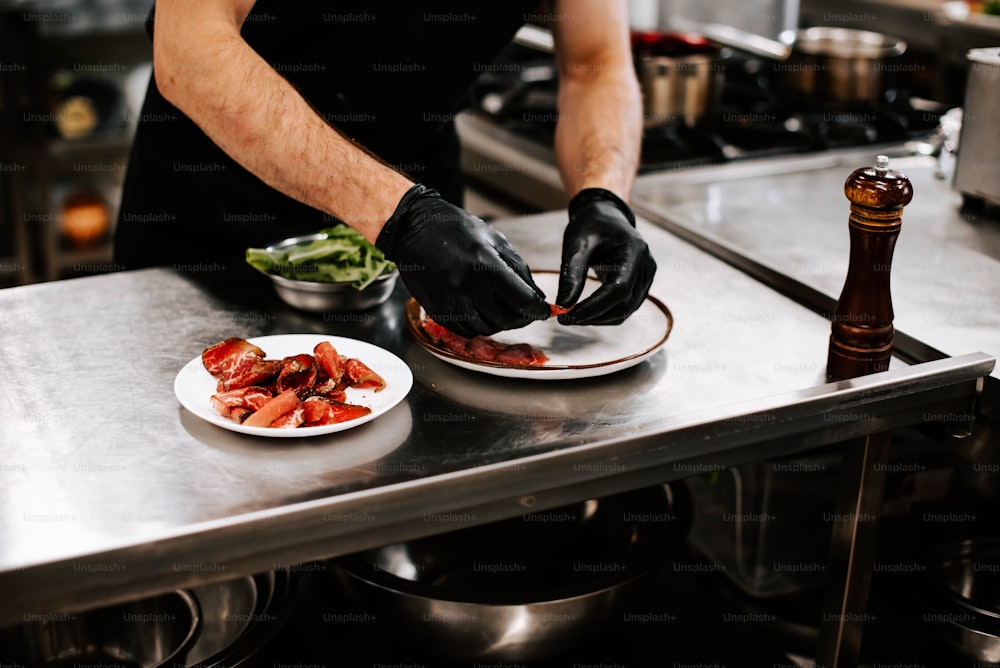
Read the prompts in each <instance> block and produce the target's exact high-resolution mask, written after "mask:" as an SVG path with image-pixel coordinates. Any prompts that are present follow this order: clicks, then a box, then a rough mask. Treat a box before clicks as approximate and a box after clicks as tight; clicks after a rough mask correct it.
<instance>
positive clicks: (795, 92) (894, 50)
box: [699, 24, 906, 111]
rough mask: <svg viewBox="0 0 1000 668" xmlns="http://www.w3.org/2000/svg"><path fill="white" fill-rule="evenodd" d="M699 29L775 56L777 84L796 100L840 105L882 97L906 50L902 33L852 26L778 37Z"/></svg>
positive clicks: (714, 26) (859, 104)
mask: <svg viewBox="0 0 1000 668" xmlns="http://www.w3.org/2000/svg"><path fill="white" fill-rule="evenodd" d="M699 30H700V31H701V32H703V34H705V35H706V36H707V37H708V38H710V39H712V40H713V41H715V42H718V43H719V44H725V45H727V46H731V47H733V48H737V49H740V50H742V51H747V52H749V53H752V54H754V55H757V56H760V57H762V58H765V59H768V60H771V61H773V68H774V71H775V74H776V75H777V76H776V77H775V79H776V83H777V86H778V88H779V89H781V92H782V93H783V94H784V95H786V96H790V97H792V98H795V100H794V101H795V102H796V103H798V104H804V105H806V106H816V107H822V108H829V109H836V110H838V111H843V110H849V109H852V108H857V107H863V106H877V105H878V104H879V103H880V102H882V98H883V96H884V95H885V92H886V89H887V87H888V86H887V84H888V82H889V80H891V79H892V78H893V77H892V75H894V74H896V73H897V72H898V71H899V70H900V69H901V68H900V65H899V60H900V56H902V55H903V54H904V53H905V52H906V42H904V41H903V40H901V39H899V38H896V37H892V36H890V35H885V34H882V33H879V32H872V31H869V30H854V29H851V28H836V27H828V26H816V27H813V28H805V29H803V30H789V31H786V32H784V33H782V35H781V37H780V39H779V40H772V39H768V38H766V37H761V36H760V35H754V34H751V33H747V32H745V31H742V30H738V29H735V28H732V27H729V26H723V25H718V24H705V25H702V26H700V27H699Z"/></svg>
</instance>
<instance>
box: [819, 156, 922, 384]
mask: <svg viewBox="0 0 1000 668" xmlns="http://www.w3.org/2000/svg"><path fill="white" fill-rule="evenodd" d="M844 194H845V195H847V199H849V200H850V202H851V214H850V218H849V221H848V224H849V228H850V235H851V257H850V264H849V265H848V268H847V279H846V280H845V281H844V289H843V290H842V291H841V293H840V299H839V300H838V302H837V308H836V310H835V311H834V314H833V324H832V326H831V333H830V350H829V355H828V357H827V365H826V375H827V378H828V379H829V380H841V379H844V378H853V377H855V376H863V375H866V374H869V373H876V372H879V371H885V370H886V369H888V368H889V358H890V357H891V356H892V336H893V327H892V319H893V312H892V295H891V293H890V285H889V276H890V271H891V268H892V251H893V248H894V247H895V245H896V237H898V236H899V230H900V227H901V224H902V216H903V207H904V206H906V205H907V204H909V203H910V200H911V199H913V187H912V186H911V184H910V180H909V179H908V178H906V175H905V174H901V173H899V172H894V171H892V170H891V169H889V158H888V157H887V156H884V155H880V156H878V157H877V158H876V160H875V166H874V167H863V168H861V169H857V170H855V171H854V173H852V174H851V175H850V176H849V177H848V178H847V182H846V183H845V184H844Z"/></svg>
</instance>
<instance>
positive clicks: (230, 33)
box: [153, 0, 413, 241]
mask: <svg viewBox="0 0 1000 668" xmlns="http://www.w3.org/2000/svg"><path fill="white" fill-rule="evenodd" d="M253 5H254V2H253V0H157V2H156V14H155V19H154V21H155V24H154V33H153V67H154V73H155V77H156V85H157V87H158V88H159V90H160V93H161V94H162V95H163V96H164V97H165V98H166V99H167V100H168V101H169V102H170V103H172V104H173V105H174V106H176V107H177V108H178V109H180V110H181V111H183V112H184V113H185V114H186V115H187V116H188V117H190V118H191V119H192V120H193V121H194V122H195V123H197V124H198V126H199V127H200V128H201V129H202V130H203V131H204V132H205V134H207V135H208V136H209V137H210V138H211V139H212V141H214V142H215V143H216V144H218V146H219V147H220V148H221V149H222V150H224V151H225V152H226V153H227V154H229V155H230V156H231V157H232V158H233V159H234V160H236V161H237V162H238V163H240V164H241V165H242V166H243V167H245V168H246V169H247V170H249V171H250V172H252V173H253V174H255V175H256V176H257V177H259V178H260V179H261V180H263V181H264V182H265V183H267V184H268V185H270V186H271V187H273V188H275V189H276V190H279V191H281V192H283V193H285V194H286V195H288V196H290V197H293V198H295V199H297V200H300V201H302V202H305V203H306V204H309V205H311V206H313V207H315V208H317V209H320V210H321V211H325V212H327V213H329V214H332V215H334V216H336V217H338V218H340V219H341V220H343V221H345V222H347V223H348V224H350V225H352V226H353V227H355V228H356V229H357V230H358V231H360V232H361V233H362V234H363V235H364V236H365V237H366V238H367V239H369V240H370V241H374V240H375V238H376V237H377V236H378V232H379V230H380V229H381V227H382V225H383V224H384V223H385V221H386V220H387V219H388V218H389V217H390V216H391V215H392V213H393V211H394V209H395V207H396V204H397V203H398V202H399V200H400V198H401V197H402V196H403V194H404V193H405V192H406V191H407V190H408V189H409V188H410V187H411V186H412V185H413V183H412V181H410V180H409V179H408V178H406V177H405V176H404V175H403V174H400V173H399V172H397V171H395V170H394V169H392V168H390V167H388V166H386V165H384V164H383V163H381V162H380V161H378V160H377V159H375V158H373V157H372V156H371V155H369V154H368V153H366V152H365V151H364V150H363V149H361V148H359V147H357V146H356V145H355V144H353V143H352V142H351V141H349V140H348V139H346V138H345V137H343V136H342V135H340V134H338V133H337V132H336V131H335V130H334V129H333V128H331V127H330V126H329V125H327V124H326V122H324V120H323V119H322V118H320V116H319V115H317V114H316V112H315V111H314V110H313V109H312V108H311V107H310V106H309V104H307V103H306V101H305V100H304V99H303V98H302V97H301V96H300V95H299V94H298V93H297V92H296V91H295V89H294V88H293V87H292V86H291V85H290V84H289V83H288V82H287V81H285V79H284V78H282V77H281V75H279V74H278V73H277V72H275V70H274V69H273V68H272V67H271V66H270V65H269V64H268V63H267V62H266V61H265V60H264V59H263V58H261V57H260V56H259V55H258V54H257V53H256V52H255V51H254V50H253V49H251V48H250V46H249V45H248V44H247V43H246V42H245V41H244V40H243V38H242V37H241V36H240V27H241V25H242V22H243V20H244V19H245V18H246V16H247V15H248V14H249V13H250V10H251V9H252V8H253Z"/></svg>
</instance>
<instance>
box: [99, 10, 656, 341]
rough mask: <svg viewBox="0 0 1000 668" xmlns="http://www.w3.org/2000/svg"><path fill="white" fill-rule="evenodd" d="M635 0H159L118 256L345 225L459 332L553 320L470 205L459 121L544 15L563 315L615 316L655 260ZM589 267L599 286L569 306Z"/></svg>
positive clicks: (584, 318) (624, 310) (189, 253)
mask: <svg viewBox="0 0 1000 668" xmlns="http://www.w3.org/2000/svg"><path fill="white" fill-rule="evenodd" d="M626 5H627V3H626V0H551V2H549V3H547V4H543V5H541V6H539V4H538V0H502V1H499V0H496V1H491V2H487V1H485V0H481V1H473V0H423V1H419V2H416V1H414V2H401V1H399V0H344V1H334V2H312V1H309V0H303V1H300V2H294V3H289V2H284V1H283V0H258V1H257V2H254V1H253V0H158V1H157V3H156V6H155V9H154V12H153V14H152V15H151V18H150V21H149V23H148V24H147V29H148V31H149V32H150V34H151V35H152V39H153V79H152V81H151V83H150V86H149V90H148V92H147V96H146V100H145V103H144V106H143V110H142V114H141V116H140V119H139V124H138V128H137V131H136V136H135V141H134V144H133V148H132V153H131V157H130V161H129V168H128V173H127V176H126V181H125V186H124V189H123V195H122V204H121V208H120V213H119V220H118V225H117V229H116V239H115V246H116V250H115V253H116V262H118V263H120V264H122V265H123V266H125V267H127V268H129V269H134V268H138V267H143V266H152V265H172V266H173V267H175V268H176V269H178V270H182V271H184V270H188V271H216V270H217V271H220V272H232V271H233V270H236V269H239V268H241V267H243V265H244V263H243V253H244V251H245V249H246V248H247V247H248V246H263V245H266V244H268V243H271V242H274V241H276V240H277V239H280V238H284V237H288V236H293V235H295V234H302V233H309V232H314V231H315V230H316V229H318V228H319V227H323V226H327V225H330V224H332V223H333V222H334V221H337V220H339V221H344V222H346V223H347V224H349V225H351V226H353V227H354V228H355V229H357V230H358V231H360V232H361V233H362V234H363V235H364V236H365V237H366V238H367V239H369V240H370V241H372V242H373V243H375V244H376V246H378V247H379V248H380V249H381V250H382V251H383V252H384V253H385V254H386V256H387V257H388V258H389V259H391V260H393V261H395V262H396V263H397V265H398V267H399V271H400V275H401V277H402V279H403V281H404V283H405V284H406V287H407V288H408V289H409V291H410V293H411V294H412V295H413V296H414V297H415V298H416V299H417V300H418V301H419V302H420V303H421V304H422V305H423V307H424V308H425V310H426V311H427V312H428V314H429V315H430V316H431V317H433V318H435V319H437V320H439V321H440V322H442V323H446V324H447V325H448V327H449V328H451V329H453V330H454V331H456V332H458V333H459V334H463V335H465V336H472V335H476V334H491V333H494V332H497V331H500V330H505V329H513V328H517V327H521V326H524V325H526V324H528V323H530V322H531V321H533V320H536V319H541V318H546V317H548V315H549V309H548V306H547V304H546V302H545V299H544V295H543V294H542V293H541V291H540V290H539V289H538V287H537V286H536V285H535V284H534V282H533V281H532V279H531V275H530V273H529V270H528V267H527V265H526V264H525V262H524V260H523V259H522V258H521V257H520V256H519V255H518V253H517V251H516V250H515V249H514V248H512V247H511V245H510V243H509V242H508V241H507V239H506V238H505V237H504V236H503V234H501V233H500V232H499V231H498V230H496V229H493V228H492V227H490V226H489V225H488V224H486V223H485V222H483V221H482V220H481V219H479V218H477V217H476V216H474V215H472V214H470V213H468V212H467V211H465V210H464V209H463V208H462V192H463V185H462V178H461V172H460V170H459V142H458V136H457V134H456V131H455V124H454V117H455V114H456V113H457V112H458V111H459V110H460V109H461V108H462V106H463V104H464V103H465V102H466V96H467V94H468V91H469V89H470V86H471V85H472V84H473V82H474V81H475V79H476V78H477V76H478V75H479V74H480V73H481V72H483V71H487V70H488V68H489V67H490V66H491V64H492V63H493V62H494V60H495V58H496V57H497V56H498V54H499V53H500V51H501V50H502V49H503V47H504V46H505V45H506V44H507V43H508V42H509V41H510V40H511V39H512V37H513V35H514V33H515V32H516V31H517V30H518V28H519V27H520V26H521V25H522V24H523V23H525V22H526V21H527V20H528V19H530V18H532V17H533V16H534V17H536V18H538V17H540V18H541V19H542V20H543V21H545V22H546V23H547V24H548V25H549V26H550V27H551V29H552V32H553V36H554V40H555V45H556V58H557V64H558V72H559V82H560V83H559V119H558V123H557V129H556V139H555V152H556V157H557V161H558V166H559V170H560V173H561V175H562V179H563V181H564V184H565V187H566V189H567V192H568V193H569V194H570V195H571V196H572V199H571V202H570V205H569V211H568V213H569V216H568V217H569V221H568V224H567V225H566V228H565V231H564V234H563V249H562V267H561V275H560V282H559V289H558V295H556V303H558V304H560V305H562V306H570V305H573V304H576V305H575V308H573V310H572V311H571V312H569V313H567V314H565V315H561V316H560V322H561V323H562V324H606V325H613V324H619V323H621V322H623V321H624V319H625V318H627V317H628V316H629V315H630V314H631V313H632V312H633V311H635V309H636V308H638V306H639V305H640V304H641V303H642V301H643V299H644V298H645V296H646V294H647V292H648V290H649V286H650V284H651V282H652V279H653V275H654V273H655V271H656V264H655V262H654V261H653V259H652V258H651V257H650V254H649V249H648V247H647V245H646V243H645V242H644V241H643V239H642V238H641V237H640V235H639V234H638V233H637V232H636V229H635V219H634V217H633V215H632V212H631V211H630V209H629V206H628V205H627V204H626V202H625V201H624V200H625V198H627V197H628V195H629V192H630V191H631V188H632V183H633V179H634V176H635V172H636V166H637V162H638V151H639V140H640V135H641V103H640V95H639V90H638V86H637V84H636V81H635V74H634V70H633V65H632V59H631V50H630V45H629V39H628V37H629V35H628V17H627V10H626ZM588 269H592V270H593V271H595V272H596V274H597V276H598V277H599V278H600V280H601V286H600V287H599V288H598V289H597V291H596V292H595V293H594V294H593V295H592V296H590V297H588V298H585V299H583V300H581V301H579V303H576V302H577V300H578V299H579V298H580V294H581V291H582V290H583V286H584V281H585V276H586V273H587V271H588Z"/></svg>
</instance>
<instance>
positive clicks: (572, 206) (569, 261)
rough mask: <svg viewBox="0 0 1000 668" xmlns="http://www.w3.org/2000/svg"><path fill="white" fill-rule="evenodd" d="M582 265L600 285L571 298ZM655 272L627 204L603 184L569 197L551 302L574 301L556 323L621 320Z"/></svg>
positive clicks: (577, 290)
mask: <svg viewBox="0 0 1000 668" xmlns="http://www.w3.org/2000/svg"><path fill="white" fill-rule="evenodd" d="M588 268H592V269H593V270H594V273H596V274H597V277H598V278H599V279H600V280H601V286H600V287H599V288H597V290H595V291H594V293H593V294H592V295H590V296H589V297H587V298H586V299H584V300H583V301H581V302H580V303H579V304H576V300H577V299H579V298H580V294H581V293H582V292H583V288H584V283H585V281H586V277H587V269H588ZM655 274H656V262H655V261H654V260H653V258H652V256H651V255H650V254H649V246H647V245H646V242H645V241H643V239H642V237H641V236H639V233H638V232H637V231H636V229H635V215H634V214H633V213H632V210H631V209H630V208H629V206H628V204H626V203H625V202H623V201H622V200H621V198H619V197H618V196H617V195H615V194H614V193H613V192H611V191H610V190H604V189H603V188H587V189H585V190H581V191H580V192H579V193H578V194H577V195H576V197H574V198H573V199H572V200H571V201H570V203H569V224H568V225H567V226H566V231H565V232H564V233H563V248H562V268H561V271H560V276H559V293H558V295H557V296H556V304H558V305H559V306H564V307H565V306H573V304H576V305H575V306H573V310H572V311H570V312H569V313H566V314H563V315H561V316H559V322H560V324H563V325H618V324H621V323H622V322H624V321H625V319H626V318H627V317H628V316H630V315H632V313H634V312H635V310H636V309H637V308H639V306H641V305H642V302H643V300H644V299H645V298H646V295H647V294H648V293H649V286H650V285H651V284H652V283H653V276H654V275H655Z"/></svg>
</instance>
